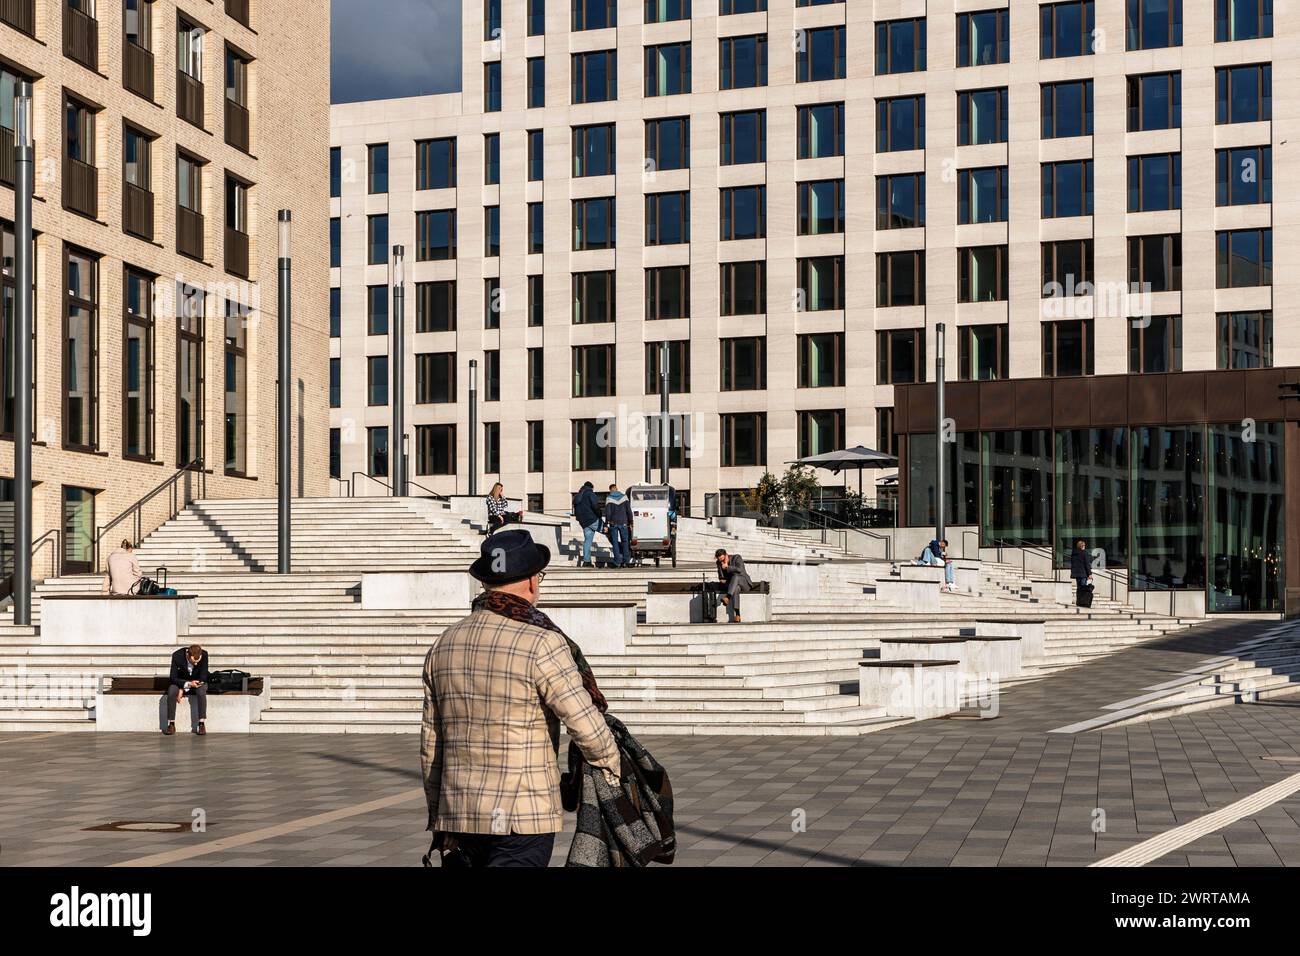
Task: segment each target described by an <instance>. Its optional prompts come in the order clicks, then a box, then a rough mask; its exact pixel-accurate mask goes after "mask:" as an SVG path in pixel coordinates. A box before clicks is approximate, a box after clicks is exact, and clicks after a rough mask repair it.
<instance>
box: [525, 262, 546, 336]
mask: <svg viewBox="0 0 1300 956" xmlns="http://www.w3.org/2000/svg"><path fill="white" fill-rule="evenodd" d="M545 309H546V295H545V286H544V280H543V278H542V277H541V276H540V275H534V276H529V277H528V327H529V328H530V329H532V328H541V327H542V326H543V325H544V324H545V319H546V311H545Z"/></svg>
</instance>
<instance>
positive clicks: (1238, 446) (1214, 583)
mask: <svg viewBox="0 0 1300 956" xmlns="http://www.w3.org/2000/svg"><path fill="white" fill-rule="evenodd" d="M1209 440H1210V458H1209V462H1208V468H1207V477H1208V481H1209V487H1208V492H1209V493H1208V498H1209V504H1210V533H1209V535H1208V537H1207V543H1208V545H1209V569H1210V572H1209V573H1210V581H1209V588H1208V596H1207V599H1206V610H1207V611H1210V612H1214V611H1280V610H1282V607H1283V597H1284V594H1285V584H1284V579H1283V577H1282V552H1283V543H1284V541H1285V539H1286V524H1285V521H1286V515H1285V512H1284V511H1283V494H1282V490H1283V485H1284V474H1285V471H1284V463H1283V458H1282V426H1281V425H1279V424H1276V423H1264V424H1258V423H1257V424H1255V425H1253V426H1251V429H1250V431H1249V432H1248V431H1246V429H1244V428H1243V427H1242V426H1241V425H1240V424H1235V425H1211V426H1210V427H1209Z"/></svg>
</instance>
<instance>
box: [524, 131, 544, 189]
mask: <svg viewBox="0 0 1300 956" xmlns="http://www.w3.org/2000/svg"><path fill="white" fill-rule="evenodd" d="M543 142H544V141H543V138H542V131H541V130H540V129H530V130H529V131H528V181H529V182H530V183H537V182H541V181H542V178H543V177H544V176H545V167H544V166H543V158H544V157H543V153H542V148H543Z"/></svg>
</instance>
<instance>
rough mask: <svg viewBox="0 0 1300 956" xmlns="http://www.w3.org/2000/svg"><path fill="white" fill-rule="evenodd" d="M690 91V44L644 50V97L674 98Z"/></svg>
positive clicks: (668, 44)
mask: <svg viewBox="0 0 1300 956" xmlns="http://www.w3.org/2000/svg"><path fill="white" fill-rule="evenodd" d="M690 91H691V44H690V42H689V41H688V42H684V43H663V44H660V45H659V46H648V47H646V48H645V95H646V96H676V95H678V94H680V93H689V92H690Z"/></svg>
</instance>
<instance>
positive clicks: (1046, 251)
mask: <svg viewBox="0 0 1300 956" xmlns="http://www.w3.org/2000/svg"><path fill="white" fill-rule="evenodd" d="M1092 261H1093V253H1092V240H1091V239H1062V240H1058V241H1057V242H1045V243H1043V298H1044V299H1055V298H1060V297H1062V296H1074V295H1091V294H1092V283H1093V271H1092V269H1093V267H1092Z"/></svg>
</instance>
